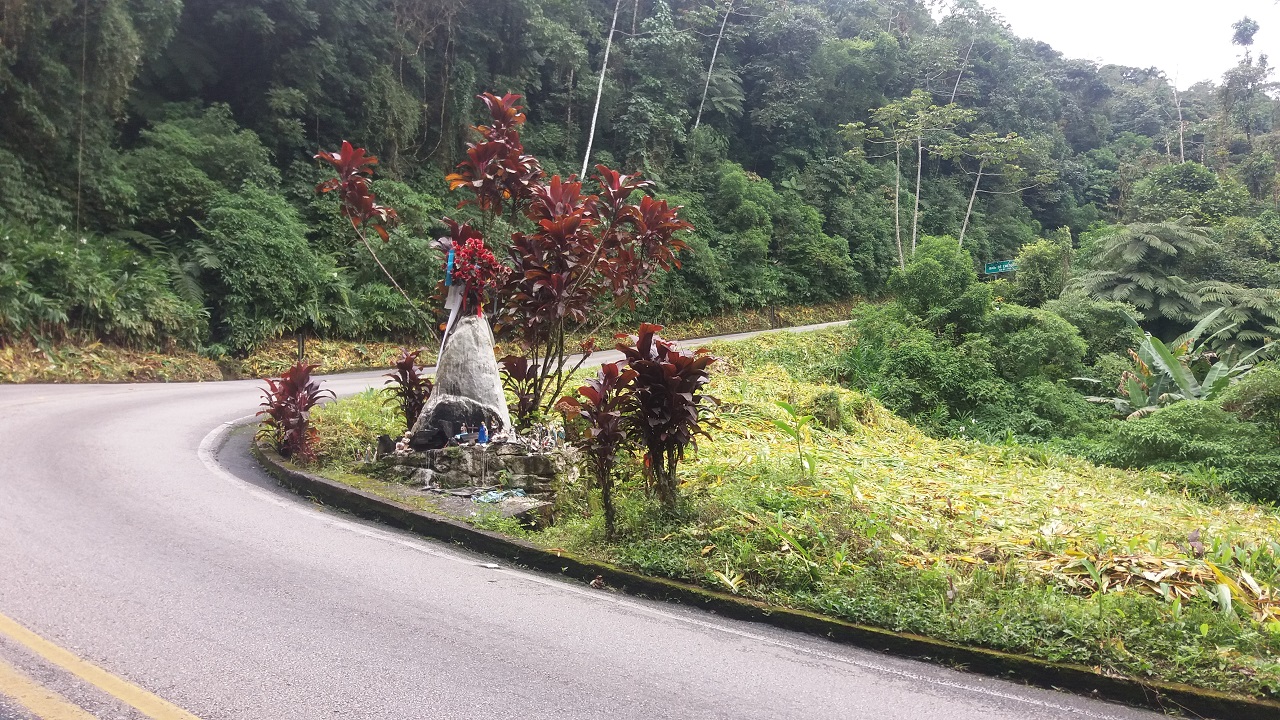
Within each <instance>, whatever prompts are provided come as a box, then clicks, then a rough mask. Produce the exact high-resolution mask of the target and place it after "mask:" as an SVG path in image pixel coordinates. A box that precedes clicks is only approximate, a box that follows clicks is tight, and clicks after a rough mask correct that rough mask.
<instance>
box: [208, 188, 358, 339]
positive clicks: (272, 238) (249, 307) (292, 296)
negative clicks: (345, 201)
mask: <svg viewBox="0 0 1280 720" xmlns="http://www.w3.org/2000/svg"><path fill="white" fill-rule="evenodd" d="M200 229H201V232H202V235H203V242H204V243H205V244H206V245H207V247H208V248H209V252H210V254H211V255H212V256H213V258H214V262H213V265H214V268H215V270H214V272H215V274H216V282H215V283H214V287H213V290H212V292H211V293H210V300H211V303H212V306H213V315H214V321H215V331H214V332H215V337H216V339H218V340H219V341H220V342H222V343H223V344H225V345H226V346H227V347H229V348H231V349H232V350H235V351H238V352H247V351H248V350H251V349H252V348H253V347H255V346H257V345H258V344H260V343H262V342H263V341H265V340H269V339H271V338H273V337H277V336H279V335H281V334H284V333H288V332H293V331H296V330H299V329H311V330H319V329H324V328H327V327H329V326H330V325H331V324H332V323H334V322H336V321H337V320H338V319H339V318H338V316H339V315H340V314H341V313H343V312H344V311H345V308H346V306H347V303H346V296H347V290H346V288H345V286H344V285H343V282H342V278H341V277H340V275H339V273H338V269H337V267H335V266H334V264H333V261H332V260H331V259H330V258H328V257H325V256H321V255H318V254H317V253H316V252H315V251H313V250H312V249H311V246H310V245H308V244H307V238H306V228H305V226H303V224H302V223H301V221H300V220H299V219H298V214H297V212H296V211H295V210H294V209H293V207H292V206H291V205H289V203H288V202H286V201H285V199H284V198H283V197H281V196H279V195H276V194H274V193H271V192H269V191H267V190H264V189H263V188H260V187H257V186H254V185H246V186H245V187H244V188H243V189H242V190H241V191H240V192H238V193H234V194H233V193H228V192H219V193H217V194H216V195H215V197H214V198H213V199H212V201H211V202H210V210H209V213H208V217H207V219H206V220H205V222H203V223H202V224H201V226H200Z"/></svg>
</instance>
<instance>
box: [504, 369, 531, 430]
mask: <svg viewBox="0 0 1280 720" xmlns="http://www.w3.org/2000/svg"><path fill="white" fill-rule="evenodd" d="M498 366H499V367H500V368H501V370H502V387H503V388H505V389H507V390H510V391H511V394H512V395H514V396H515V398H516V404H515V406H514V407H512V408H511V412H512V414H514V415H515V416H516V426H517V427H520V428H527V427H528V426H529V423H528V421H529V419H530V418H532V417H533V415H534V410H536V409H537V408H536V406H535V405H534V396H533V385H534V382H535V381H537V379H538V366H537V365H534V364H533V363H531V362H529V358H527V357H525V356H523V355H507V356H506V357H504V358H502V359H501V360H499V361H498Z"/></svg>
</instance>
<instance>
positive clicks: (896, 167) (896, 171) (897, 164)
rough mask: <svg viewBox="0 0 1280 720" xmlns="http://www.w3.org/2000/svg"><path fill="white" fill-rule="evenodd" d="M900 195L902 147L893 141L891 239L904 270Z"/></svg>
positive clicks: (905, 265) (899, 265)
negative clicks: (896, 244)
mask: <svg viewBox="0 0 1280 720" xmlns="http://www.w3.org/2000/svg"><path fill="white" fill-rule="evenodd" d="M901 193H902V146H901V145H900V144H899V143H898V141H897V140H894V141H893V237H894V240H895V241H896V242H897V243H898V267H900V268H906V267H907V259H906V257H905V256H904V255H903V254H902V216H901V215H900V214H899V213H898V198H899V196H900V195H901Z"/></svg>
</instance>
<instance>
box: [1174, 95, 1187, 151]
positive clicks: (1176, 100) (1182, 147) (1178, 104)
mask: <svg viewBox="0 0 1280 720" xmlns="http://www.w3.org/2000/svg"><path fill="white" fill-rule="evenodd" d="M1173 104H1174V106H1175V107H1177V108H1178V163H1179V164H1181V163H1185V162H1186V161H1187V146H1186V142H1185V141H1184V140H1183V134H1182V133H1183V130H1184V125H1185V124H1186V123H1184V122H1183V121H1182V98H1181V97H1180V96H1179V95H1178V81H1177V80H1176V79H1175V80H1174V81H1173Z"/></svg>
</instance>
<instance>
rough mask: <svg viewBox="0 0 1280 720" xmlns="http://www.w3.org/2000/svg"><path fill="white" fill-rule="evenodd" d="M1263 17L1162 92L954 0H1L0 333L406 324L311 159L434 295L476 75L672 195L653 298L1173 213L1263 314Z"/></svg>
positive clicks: (1189, 312) (409, 285)
mask: <svg viewBox="0 0 1280 720" xmlns="http://www.w3.org/2000/svg"><path fill="white" fill-rule="evenodd" d="M1255 31H1256V23H1252V21H1242V22H1241V23H1239V24H1238V25H1237V32H1236V37H1235V41H1236V42H1237V44H1238V45H1239V47H1240V50H1241V55H1240V61H1239V64H1238V65H1237V66H1236V67H1234V68H1224V71H1225V74H1224V76H1223V79H1222V81H1221V82H1220V83H1201V84H1198V85H1195V86H1193V87H1191V88H1189V89H1187V90H1185V91H1182V92H1178V91H1177V90H1175V87H1174V86H1173V84H1171V82H1170V81H1169V79H1168V78H1166V77H1165V75H1164V74H1162V73H1161V72H1160V71H1159V70H1158V69H1155V68H1145V69H1144V68H1127V67H1116V66H1105V67H1098V66H1097V65H1095V64H1094V63H1091V62H1087V61H1081V60H1073V59H1069V58H1064V57H1063V56H1062V55H1061V54H1060V53H1057V52H1055V51H1054V50H1053V49H1052V48H1050V47H1048V46H1047V45H1045V44H1043V43H1038V42H1036V41H1034V40H1033V39H1024V38H1019V37H1016V36H1015V35H1014V34H1013V33H1012V32H1011V31H1010V30H1009V29H1008V28H1007V27H1006V26H1005V25H1004V24H1003V23H1002V22H1001V20H1000V19H999V18H998V17H997V16H994V15H992V14H991V13H989V12H988V11H986V10H985V9H983V8H982V6H981V5H980V4H979V3H976V2H970V1H968V0H962V1H960V2H954V3H950V4H948V5H947V6H946V7H943V6H941V5H939V4H937V3H928V2H922V1H920V0H873V1H867V2H852V1H849V0H826V1H819V0H803V1H798V2H785V3H777V2H762V1H760V0H731V1H729V2H712V1H711V0H700V1H699V2H686V1H684V0H678V1H674V2H672V1H668V0H627V1H625V2H624V1H623V0H615V2H609V1H608V0H480V1H478V2H461V0H411V1H410V0H373V1H367V0H358V1H357V0H298V1H294V2H277V1H275V0H271V1H265V2H264V1H263V0H106V1H104V2H84V1H77V0H55V1H54V2H31V1H29V0H3V2H2V3H0V117H3V118H4V123H3V126H0V227H2V231H0V237H2V238H3V239H4V240H3V244H0V277H3V278H4V281H3V282H0V333H3V335H5V336H9V337H11V336H14V335H20V334H27V333H31V334H36V335H40V336H42V337H44V336H49V335H57V334H65V333H72V334H83V335H92V336H97V337H102V338H106V339H109V340H113V341H116V342H120V343H126V344H137V345H152V346H154V345H163V344H165V343H168V342H173V343H177V344H182V345H188V346H197V345H198V346H206V347H212V348H213V350H214V351H215V352H217V351H230V352H233V353H241V352H245V351H247V350H249V349H250V348H252V347H254V346H256V345H258V344H260V343H262V342H263V341H265V340H267V339H270V338H272V337H275V336H277V335H280V334H283V333H291V332H293V331H297V330H304V331H307V332H312V333H316V334H321V335H328V336H348V337H361V338H368V337H372V336H382V337H388V336H389V337H395V336H408V335H414V334H418V333H419V332H420V331H421V330H422V323H423V322H425V321H424V319H423V317H422V316H421V315H420V314H417V313H415V312H413V311H411V310H410V309H409V308H406V307H405V305H406V301H405V300H404V299H403V298H402V297H401V296H400V295H399V294H398V293H397V292H395V291H394V290H393V289H392V288H391V287H390V286H389V284H388V283H387V282H386V281H385V279H384V278H382V277H381V273H380V272H379V271H378V269H377V268H376V266H375V265H374V264H373V262H372V261H371V260H370V259H369V258H368V256H367V254H366V253H364V252H363V250H362V249H361V248H359V247H356V246H355V245H354V243H353V240H352V238H351V237H350V233H349V232H344V224H343V222H342V219H341V218H340V217H339V216H338V211H337V208H335V207H333V205H332V203H330V202H326V201H325V200H324V199H321V198H316V197H315V196H314V194H313V192H312V188H313V187H314V185H315V183H316V181H317V180H318V178H319V177H321V176H322V174H323V173H322V171H321V169H320V168H318V167H317V163H316V162H314V161H313V160H312V156H313V155H314V154H315V152H316V151H317V149H319V148H330V147H336V146H337V145H339V144H340V141H341V140H344V139H347V140H351V141H352V142H353V143H356V144H358V145H361V146H364V147H366V148H368V149H369V151H370V152H371V153H373V154H376V155H378V156H379V157H380V158H381V159H382V164H381V165H380V166H379V176H378V177H379V178H380V179H379V180H377V181H376V183H375V189H376V191H377V192H378V194H379V197H380V198H381V199H382V201H383V202H384V203H386V204H387V205H389V206H392V207H395V208H397V209H398V210H399V211H400V215H401V218H402V221H403V223H402V226H401V227H400V228H399V230H398V231H397V232H396V234H395V236H394V237H393V239H392V240H391V241H390V242H389V243H387V244H386V245H385V246H384V247H382V248H381V255H382V256H383V259H384V261H385V262H386V264H387V265H388V267H389V268H390V269H391V270H392V272H393V274H394V275H395V276H396V277H397V278H398V279H400V281H401V284H402V285H404V286H405V288H406V290H408V291H409V294H410V296H411V297H414V298H422V303H423V304H426V303H428V302H429V301H428V299H427V298H428V295H429V294H430V289H431V288H432V287H433V285H434V282H435V278H436V276H437V274H438V272H439V271H438V265H439V258H438V257H436V256H435V254H434V253H433V252H432V251H431V250H429V249H428V240H429V239H430V238H432V237H434V236H436V235H438V234H440V233H441V230H442V228H441V227H440V226H439V225H438V222H439V217H440V216H441V215H442V214H443V213H444V211H445V208H451V207H452V206H453V205H455V204H456V202H457V200H458V198H457V197H455V196H453V195H451V194H450V193H448V192H447V191H446V187H445V185H444V183H443V180H442V176H443V174H444V172H446V171H447V170H448V169H449V168H451V167H452V166H453V165H454V164H455V163H456V162H457V160H458V159H460V157H461V155H462V152H463V148H464V143H465V142H466V141H468V140H469V139H472V138H473V135H472V134H471V131H470V130H469V129H468V127H469V126H470V125H471V124H473V122H474V121H475V120H477V119H479V118H480V117H481V116H482V114H481V107H480V105H479V103H477V102H476V100H475V96H476V95H477V93H479V92H481V91H484V90H494V91H497V92H499V93H501V92H506V91H511V92H517V93H521V94H523V95H524V96H525V104H526V105H527V107H528V114H529V116H530V122H529V123H528V125H527V126H526V127H525V129H524V130H525V132H524V135H525V143H526V145H527V147H528V149H529V151H530V152H532V153H534V154H535V155H537V156H538V157H539V158H540V159H541V160H542V161H543V164H544V166H545V167H546V168H547V169H548V170H549V171H551V172H559V173H561V174H566V175H567V174H570V173H577V172H579V171H580V169H581V167H582V166H583V153H584V149H585V147H586V144H587V140H588V135H590V134H591V129H592V122H593V118H595V117H596V116H597V115H598V121H597V122H596V128H595V133H594V143H593V147H594V150H593V152H592V158H591V160H592V165H594V164H595V162H603V163H605V164H608V165H611V166H616V167H619V168H621V169H623V170H624V171H637V170H639V171H642V172H644V173H645V174H646V175H647V176H648V177H650V178H651V179H654V180H656V181H657V182H658V188H659V192H660V193H661V194H662V195H663V196H664V197H670V198H673V199H674V200H675V201H677V202H679V203H680V204H683V205H684V206H685V208H686V209H685V213H686V216H687V217H688V218H689V219H690V220H692V221H693V222H694V224H695V225H696V227H697V230H696V232H695V233H693V234H692V235H691V236H690V237H689V239H688V242H689V244H690V246H691V251H690V253H689V254H688V258H687V260H686V262H685V264H684V268H683V270H681V271H680V272H678V273H675V274H672V275H670V276H669V277H667V278H666V279H665V281H664V282H663V284H662V286H661V287H660V288H659V289H658V290H657V291H656V292H655V294H654V296H653V298H652V300H651V308H650V313H649V314H650V315H652V316H654V319H659V320H662V321H672V320H677V319H683V318H688V317H696V316H699V315H705V314H709V313H713V312H718V311H727V310H734V309H737V308H752V307H768V306H770V305H772V304H775V303H796V302H805V301H822V300H828V299H832V298H837V297H847V296H851V295H857V294H860V295H866V296H875V295H879V294H881V293H883V292H884V291H885V290H886V289H887V283H888V280H889V275H890V272H891V271H892V270H893V268H894V267H895V266H897V265H899V264H901V263H902V262H904V261H905V260H906V259H907V258H909V256H910V254H911V252H912V249H913V248H914V247H915V246H916V245H917V244H918V238H920V237H923V236H926V235H934V236H936V235H947V234H949V235H952V236H953V237H961V238H962V241H963V244H964V246H965V247H966V248H968V249H969V250H971V252H972V254H973V255H974V257H975V258H976V259H977V260H978V261H979V262H981V261H985V260H993V259H994V260H999V259H1012V258H1014V257H1015V256H1016V255H1017V254H1018V253H1019V251H1020V248H1022V247H1023V246H1024V245H1026V244H1028V243H1034V242H1036V241H1037V240H1039V239H1041V238H1046V237H1060V236H1059V235H1057V234H1056V233H1059V232H1069V233H1070V234H1071V236H1072V238H1074V240H1075V242H1076V243H1077V244H1079V242H1080V239H1081V236H1082V234H1083V233H1086V232H1088V231H1090V230H1091V229H1096V228H1097V227H1099V226H1101V225H1102V224H1106V223H1123V222H1134V221H1141V222H1159V221H1163V220H1169V219H1176V218H1179V217H1182V216H1184V215H1189V216H1191V218H1192V219H1193V220H1194V221H1195V222H1196V223H1198V224H1200V225H1207V226H1209V227H1210V230H1209V232H1208V238H1209V239H1208V240H1205V241H1203V243H1202V245H1203V247H1202V250H1203V252H1201V253H1199V254H1197V255H1196V257H1195V259H1194V260H1191V259H1189V258H1187V257H1184V256H1182V255H1178V256H1175V257H1171V258H1170V263H1169V267H1167V268H1162V269H1161V272H1162V273H1165V274H1166V275H1174V274H1175V273H1176V275H1174V277H1176V278H1177V279H1178V283H1177V284H1176V287H1174V288H1173V294H1174V295H1177V296H1178V297H1183V296H1187V297H1190V296H1194V298H1193V300H1194V301H1199V300H1200V299H1202V298H1203V299H1204V300H1205V301H1206V302H1211V303H1212V302H1222V301H1223V300H1222V299H1223V298H1227V299H1228V300H1227V301H1229V302H1234V303H1237V304H1239V305H1244V306H1249V307H1251V308H1254V306H1257V305H1262V306H1263V309H1257V308H1255V309H1254V310H1253V312H1254V313H1255V315H1254V316H1251V317H1254V318H1261V320H1260V321H1259V322H1260V323H1261V324H1264V325H1265V324H1268V323H1271V322H1272V318H1271V316H1270V315H1257V313H1259V312H1262V311H1263V310H1266V311H1274V306H1275V303H1274V301H1273V300H1272V299H1271V298H1270V296H1269V295H1268V296H1267V298H1266V301H1265V302H1255V301H1256V300H1257V298H1255V297H1252V296H1249V297H1244V295H1248V293H1247V292H1245V291H1246V290H1248V289H1253V288H1266V287H1271V286H1273V285H1274V282H1275V266H1274V265H1273V264H1272V263H1273V262H1274V261H1275V260H1277V259H1278V256H1277V255H1276V253H1277V252H1280V251H1278V250H1276V243H1277V242H1280V215H1277V213H1276V212H1275V206H1276V202H1277V192H1280V185H1277V183H1276V157H1277V152H1280V142H1278V141H1277V137H1278V136H1277V134H1276V132H1275V128H1274V117H1275V112H1276V103H1275V101H1274V100H1273V99H1272V98H1271V97H1270V96H1269V95H1268V94H1267V92H1268V89H1269V88H1270V85H1269V83H1270V79H1271V78H1270V67H1269V65H1268V63H1267V60H1266V57H1265V56H1263V55H1259V54H1256V53H1255V52H1254V49H1253V48H1252V37H1253V32H1255ZM610 40H611V41H610ZM606 49H608V50H609V55H608V66H607V72H605V73H604V76H603V86H602V94H601V95H600V101H599V107H598V113H596V112H593V110H594V109H595V105H596V90H597V82H598V80H599V78H600V70H601V65H602V62H603V60H604V56H605V54H606ZM971 197H972V200H973V201H972V205H970V199H971ZM917 207H918V210H919V212H918V216H917V214H916V209H917ZM970 207H972V212H971V213H970V212H969V209H970ZM62 228H67V229H65V230H64V229H62ZM494 234H495V235H499V236H500V235H501V234H500V233H494ZM1085 245H1086V246H1088V243H1085ZM900 247H902V248H905V250H904V251H903V252H902V253H900V252H899V248H900ZM1126 257H1128V256H1126ZM1139 259H1141V258H1139ZM1042 264H1043V263H1042ZM1125 269H1126V268H1125V267H1123V266H1119V267H1117V266H1113V265H1111V264H1108V265H1106V266H1105V267H1102V268H1099V269H1098V270H1097V271H1098V272H1113V271H1119V272H1122V273H1123V272H1124V271H1125ZM1045 271H1048V272H1050V274H1052V271H1053V263H1049V264H1048V265H1047V266H1045ZM1037 272H1041V271H1037ZM1166 275H1161V276H1160V278H1161V279H1163V278H1164V277H1166ZM67 279H70V280H71V282H67ZM1047 279H1048V280H1049V281H1050V286H1047V287H1046V286H1042V287H1039V288H1038V289H1036V290H1032V291H1029V292H1032V295H1031V296H1028V297H1025V298H1021V297H1020V298H1018V300H1019V301H1020V302H1024V303H1029V304H1035V301H1037V300H1040V299H1043V298H1044V297H1046V295H1045V293H1051V292H1053V291H1055V290H1056V288H1054V287H1052V283H1053V278H1047ZM1095 280H1096V282H1094V284H1093V285H1091V286H1090V288H1089V289H1092V290H1095V291H1096V292H1097V293H1101V294H1107V293H1110V294H1113V295H1120V294H1121V292H1122V291H1123V286H1122V287H1121V290H1119V291H1117V290H1116V285H1115V283H1114V282H1113V281H1112V280H1107V279H1095ZM1201 281H1212V282H1213V283H1214V284H1215V285H1214V288H1213V289H1204V288H1193V289H1190V290H1188V288H1187V287H1186V285H1188V284H1192V285H1194V284H1195V283H1198V282H1201ZM1139 284H1142V281H1139ZM1242 294H1243V295H1242ZM1115 299H1125V298H1124V297H1116V298H1115ZM1194 301H1193V302H1191V303H1190V305H1196V304H1197V302H1194ZM1183 304H1184V305H1187V303H1185V302H1184V303H1183ZM1198 310H1199V308H1198V307H1190V306H1188V307H1179V308H1175V311H1174V312H1173V314H1172V315H1170V312H1169V311H1168V310H1167V309H1166V308H1164V307H1160V308H1158V309H1155V310H1152V312H1151V313H1150V314H1151V315H1152V316H1153V318H1152V319H1160V318H1169V321H1170V322H1171V323H1173V324H1175V325H1176V324H1179V323H1181V324H1184V325H1189V321H1192V320H1194V316H1195V315H1196V313H1197V311H1198Z"/></svg>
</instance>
